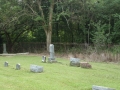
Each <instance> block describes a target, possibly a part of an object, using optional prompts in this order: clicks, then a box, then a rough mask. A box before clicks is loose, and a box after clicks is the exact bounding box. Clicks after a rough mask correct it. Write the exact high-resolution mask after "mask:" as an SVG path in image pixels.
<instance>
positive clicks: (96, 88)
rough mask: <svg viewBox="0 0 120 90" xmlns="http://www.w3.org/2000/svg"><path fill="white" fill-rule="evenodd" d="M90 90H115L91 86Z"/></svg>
mask: <svg viewBox="0 0 120 90" xmlns="http://www.w3.org/2000/svg"><path fill="white" fill-rule="evenodd" d="M92 90H115V89H112V88H108V87H103V86H96V85H93V86H92Z"/></svg>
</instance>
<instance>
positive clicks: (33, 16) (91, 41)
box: [0, 0, 120, 59]
mask: <svg viewBox="0 0 120 90" xmlns="http://www.w3.org/2000/svg"><path fill="white" fill-rule="evenodd" d="M119 8H120V0H0V53H2V48H3V43H6V45H7V51H8V52H9V53H16V52H31V53H35V52H37V53H39V52H41V51H45V50H46V51H48V50H49V44H51V43H53V44H54V45H55V50H56V52H65V53H67V52H72V53H87V54H91V53H101V52H107V53H108V52H110V53H113V54H119V53H120V10H119ZM110 55H111V54H109V56H110ZM116 57H118V58H119V55H118V56H115V58H116ZM109 59H110V58H109Z"/></svg>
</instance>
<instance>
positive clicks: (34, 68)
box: [30, 65, 43, 73]
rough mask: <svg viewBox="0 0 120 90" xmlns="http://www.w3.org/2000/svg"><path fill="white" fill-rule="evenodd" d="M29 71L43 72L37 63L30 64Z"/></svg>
mask: <svg viewBox="0 0 120 90" xmlns="http://www.w3.org/2000/svg"><path fill="white" fill-rule="evenodd" d="M30 71H31V72H35V73H41V72H43V67H42V66H38V65H31V66H30Z"/></svg>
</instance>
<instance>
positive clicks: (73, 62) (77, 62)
mask: <svg viewBox="0 0 120 90" xmlns="http://www.w3.org/2000/svg"><path fill="white" fill-rule="evenodd" d="M70 66H77V67H80V59H79V58H70Z"/></svg>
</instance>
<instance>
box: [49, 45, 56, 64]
mask: <svg viewBox="0 0 120 90" xmlns="http://www.w3.org/2000/svg"><path fill="white" fill-rule="evenodd" d="M49 52H50V57H49V58H48V62H51V63H52V62H57V61H56V60H55V52H54V45H53V44H50V46H49Z"/></svg>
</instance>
